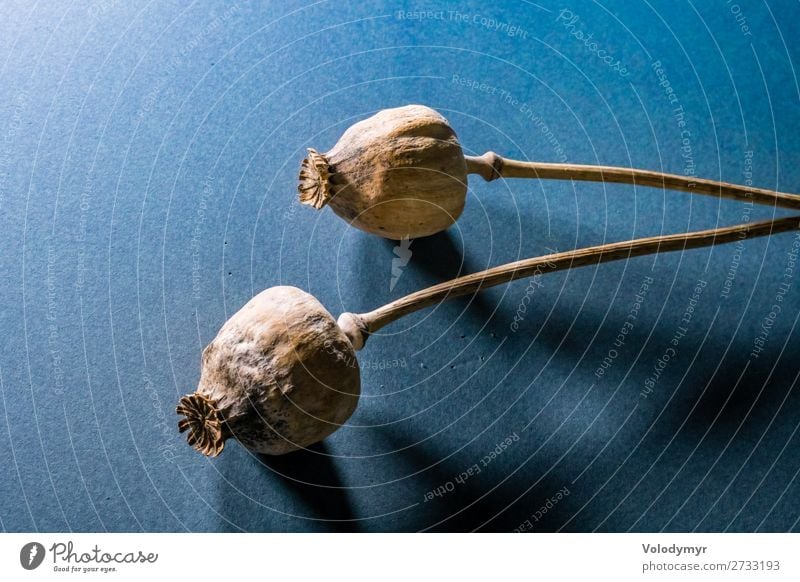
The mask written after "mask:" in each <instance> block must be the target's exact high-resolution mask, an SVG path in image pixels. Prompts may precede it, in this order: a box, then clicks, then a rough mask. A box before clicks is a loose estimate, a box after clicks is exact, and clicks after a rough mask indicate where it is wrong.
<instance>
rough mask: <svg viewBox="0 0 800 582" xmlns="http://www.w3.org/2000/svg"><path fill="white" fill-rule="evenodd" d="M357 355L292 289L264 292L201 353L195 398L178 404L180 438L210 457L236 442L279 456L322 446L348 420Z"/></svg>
mask: <svg viewBox="0 0 800 582" xmlns="http://www.w3.org/2000/svg"><path fill="white" fill-rule="evenodd" d="M360 391H361V379H360V374H359V367H358V363H357V360H356V355H355V350H354V348H353V346H352V345H351V343H350V340H349V339H348V338H347V336H346V335H345V334H344V332H343V331H342V330H341V329H340V328H339V326H338V325H337V324H336V321H335V320H334V319H333V317H332V316H331V314H330V313H328V311H326V309H325V308H324V307H323V306H322V304H321V303H320V302H319V301H317V300H316V299H315V298H314V297H312V296H311V295H309V294H308V293H306V292H304V291H301V290H300V289H297V288H295V287H272V288H270V289H267V290H265V291H262V292H261V293H259V294H258V295H256V296H255V297H254V298H253V299H251V300H250V301H249V302H248V303H247V304H246V305H245V306H244V307H242V308H241V309H240V310H239V311H238V312H237V313H236V314H234V315H233V316H232V317H231V318H230V319H229V320H228V321H227V322H226V323H225V324H224V325H223V326H222V328H221V329H220V331H219V333H218V334H217V337H216V338H214V340H213V341H212V342H211V343H210V344H209V345H208V346H207V347H206V348H205V350H203V358H202V373H201V376H200V382H199V385H198V388H197V391H196V392H194V394H189V395H186V396H184V397H182V398H181V399H180V402H179V404H178V407H177V412H178V414H180V415H183V416H184V418H183V419H182V420H181V421H180V422H179V423H178V428H179V430H180V432H185V431H188V435H187V441H188V443H189V444H190V445H191V446H192V447H193V448H195V449H196V450H197V451H199V452H201V453H203V454H204V455H207V456H211V457H215V456H217V455H218V454H219V453H221V452H222V450H223V448H224V445H225V441H226V440H227V439H228V438H235V439H236V440H238V441H239V442H240V443H242V444H243V445H244V446H245V447H247V448H248V449H250V450H252V451H254V452H257V453H264V454H268V455H281V454H284V453H288V452H291V451H294V450H296V449H300V448H305V447H307V446H309V445H312V444H314V443H316V442H318V441H321V440H322V439H324V438H325V437H327V436H328V435H330V434H331V433H333V432H334V431H335V430H336V429H338V428H339V427H340V426H341V425H342V424H343V423H344V422H345V421H346V420H347V419H348V418H349V417H350V415H351V414H353V411H354V410H355V409H356V405H357V404H358V397H359V393H360Z"/></svg>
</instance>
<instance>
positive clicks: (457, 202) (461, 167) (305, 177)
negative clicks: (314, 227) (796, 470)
mask: <svg viewBox="0 0 800 582" xmlns="http://www.w3.org/2000/svg"><path fill="white" fill-rule="evenodd" d="M467 174H478V175H480V176H481V177H482V178H484V179H485V180H487V181H489V180H495V179H498V178H539V179H550V180H577V181H594V182H616V183H621V184H636V185H639V186H650V187H654V188H669V189H673V190H682V191H685V192H691V193H694V194H705V195H708V196H716V197H720V198H733V199H737V200H749V201H752V202H754V203H756V204H767V205H771V206H780V207H784V208H795V209H800V196H797V195H794V194H784V193H781V192H773V191H771V190H764V189H761V188H753V187H750V186H738V185H735V184H728V183H726V182H718V181H715V180H705V179H701V178H695V177H693V176H680V175H677V174H666V173H663V172H653V171H650V170H638V169H632V168H621V167H612V166H588V165H578V164H551V163H545V162H523V161H518V160H509V159H505V158H502V157H500V156H499V155H497V154H495V153H494V152H487V153H485V154H483V155H482V156H465V155H464V154H463V152H462V149H461V145H460V144H459V142H458V138H457V137H456V133H455V131H453V129H452V128H451V127H450V125H449V124H448V122H447V120H446V119H445V118H444V117H443V116H442V115H441V114H439V113H438V112H437V111H435V110H434V109H431V108H430V107H425V106H424V105H407V106H405V107H397V108H394V109H384V110H383V111H380V112H378V113H376V114H375V115H373V116H372V117H369V118H367V119H365V120H363V121H360V122H358V123H356V124H355V125H353V126H351V127H350V128H349V129H348V130H347V131H345V132H344V134H343V135H342V137H341V139H339V141H338V142H337V143H336V145H335V146H333V148H332V149H331V150H330V151H329V152H327V153H324V154H321V153H319V152H317V151H316V150H313V149H309V150H308V156H307V157H306V158H305V159H304V160H303V163H302V166H301V169H300V184H299V186H298V190H299V192H300V201H301V202H302V203H303V204H308V205H310V206H313V207H314V208H317V209H319V208H322V207H323V206H325V205H328V206H330V207H331V208H332V209H333V211H334V212H335V213H336V214H338V215H339V216H341V217H342V218H344V219H345V220H347V221H348V222H349V223H350V224H352V225H353V226H355V227H357V228H360V229H361V230H364V231H366V232H369V233H372V234H377V235H379V236H382V237H385V238H389V239H394V240H400V239H403V238H417V237H422V236H428V235H431V234H435V233H437V232H440V231H442V230H445V229H447V228H448V227H450V226H451V225H452V224H453V223H454V222H455V221H456V220H457V219H458V217H459V216H460V215H461V212H462V211H463V209H464V204H465V201H466V195H467Z"/></svg>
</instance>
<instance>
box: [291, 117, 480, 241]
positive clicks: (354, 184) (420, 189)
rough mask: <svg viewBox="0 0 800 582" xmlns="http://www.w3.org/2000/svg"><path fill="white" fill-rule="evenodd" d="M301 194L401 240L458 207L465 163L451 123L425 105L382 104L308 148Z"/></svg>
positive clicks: (439, 225) (449, 219)
mask: <svg viewBox="0 0 800 582" xmlns="http://www.w3.org/2000/svg"><path fill="white" fill-rule="evenodd" d="M298 191H299V192H300V201H301V202H302V203H303V204H307V205H309V206H313V207H314V208H317V209H319V208H322V207H323V206H325V205H328V206H330V207H331V208H332V209H333V211H334V212H335V213H336V214H338V215H339V216H341V217H342V218H344V219H345V220H347V221H348V222H349V223H350V224H352V225H353V226H355V227H357V228H360V229H361V230H364V231H366V232H369V233H372V234H377V235H379V236H382V237H385V238H389V239H394V240H400V239H403V238H417V237H421V236H429V235H431V234H435V233H437V232H440V231H442V230H445V229H447V228H448V227H450V226H451V225H452V224H453V223H454V222H455V221H456V220H457V219H458V217H459V216H461V212H462V211H463V210H464V202H465V200H466V195H467V165H466V161H465V158H464V154H463V152H462V151H461V145H460V144H459V142H458V138H457V137H456V134H455V132H454V131H453V128H452V127H450V125H449V124H448V122H447V120H446V119H445V118H444V117H443V116H442V115H441V114H440V113H439V112H437V111H435V110H433V109H431V108H430V107H425V106H424V105H407V106H405V107H397V108H394V109H384V110H383V111H380V112H378V113H376V114H375V115H373V116H372V117H369V118H367V119H365V120H363V121H360V122H358V123H356V124H355V125H353V126H351V127H350V128H349V129H347V131H345V133H344V134H343V135H342V137H341V138H340V139H339V141H338V142H337V143H336V145H335V146H333V148H332V149H331V150H330V151H329V152H326V153H324V154H321V153H319V152H317V151H316V150H313V149H309V150H308V156H307V157H306V159H304V160H303V164H302V167H301V170H300V184H299V186H298Z"/></svg>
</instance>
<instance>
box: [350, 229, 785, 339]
mask: <svg viewBox="0 0 800 582" xmlns="http://www.w3.org/2000/svg"><path fill="white" fill-rule="evenodd" d="M798 228H800V217H798V216H792V217H789V218H780V219H777V220H767V221H763V222H754V223H750V224H740V225H736V226H726V227H721V228H715V229H711V230H702V231H698V232H687V233H681V234H670V235H662V236H652V237H647V238H640V239H635V240H628V241H622V242H615V243H609V244H604V245H599V246H593V247H587V248H582V249H575V250H573V251H566V252H563V253H554V254H551V255H545V256H542V257H536V258H532V259H525V260H522V261H516V262H514V263H508V264H507V265H501V266H499V267H494V268H491V269H487V270H485V271H481V272H479V273H473V274H471V275H466V276H464V277H459V278H457V279H453V280H452V281H447V282H445V283H440V284H439V285H434V286H433V287H428V288H427V289H423V290H422V291H417V292H416V293H412V294H410V295H406V296H405V297H402V298H400V299H398V300H397V301H392V302H391V303H388V304H386V305H384V306H383V307H379V308H378V309H375V310H374V311H370V312H368V313H362V314H358V315H356V314H351V313H346V314H343V315H342V317H340V319H339V321H340V325H341V324H342V323H343V320H344V323H346V324H349V325H347V330H346V331H345V333H347V335H348V337H350V339H351V342H352V343H353V345H354V347H355V348H356V349H360V348H361V347H363V345H364V342H365V341H366V339H367V337H368V335H369V334H370V333H374V332H376V331H378V330H379V329H380V328H382V327H383V326H385V325H388V324H390V323H392V322H393V321H395V320H397V319H399V318H401V317H403V316H404V315H407V314H409V313H413V312H414V311H418V310H420V309H424V308H426V307H430V306H431V305H435V304H437V303H439V302H440V301H443V300H445V299H451V298H453V297H459V296H462V295H471V294H473V293H476V292H478V291H481V290H483V289H486V288H488V287H493V286H495V285H502V284H503V283H508V282H509V281H514V280H515V279H522V278H524V277H530V276H532V275H539V274H542V273H548V272H553V271H561V270H563V269H571V268H574V267H582V266H586V265H599V264H600V263H607V262H610V261H619V260H622V259H628V258H631V257H639V256H642V255H649V254H654V253H663V252H669V251H681V250H688V249H696V248H701V247H708V246H712V245H715V244H721V243H728V242H733V241H737V240H744V239H749V238H756V237H760V236H767V235H770V234H777V233H780V232H788V231H792V230H797V229H798ZM354 336H355V337H354Z"/></svg>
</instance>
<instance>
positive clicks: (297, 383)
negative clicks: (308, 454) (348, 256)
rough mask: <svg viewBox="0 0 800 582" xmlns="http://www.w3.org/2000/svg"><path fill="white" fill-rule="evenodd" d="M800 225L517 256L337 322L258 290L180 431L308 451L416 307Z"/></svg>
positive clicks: (349, 406) (210, 446)
mask: <svg viewBox="0 0 800 582" xmlns="http://www.w3.org/2000/svg"><path fill="white" fill-rule="evenodd" d="M798 228H800V217H797V216H794V217H789V218H780V219H776V220H771V221H764V222H750V223H747V224H741V225H737V226H728V227H719V228H715V229H712V230H705V231H700V232H687V233H680V234H670V235H660V236H654V237H648V238H643V239H636V240H630V241H622V242H616V243H606V244H603V245H600V246H595V247H588V248H582V249H575V250H571V251H565V252H561V253H554V254H551V255H546V256H544V257H534V258H530V259H524V260H521V261H516V262H513V263H508V264H506V265H500V266H498V267H493V268H491V269H487V270H485V271H482V272H479V273H473V274H471V275H465V276H463V277H459V278H458V279H453V280H452V281H446V282H444V283H439V284H438V285H434V286H433V287H429V288H427V289H423V290H421V291H417V292H416V293H412V294H410V295H406V296H405V297H401V298H400V299H397V300H395V301H392V302H391V303H388V304H386V305H384V306H382V307H378V308H377V309H374V310H372V311H369V312H367V313H343V314H341V315H340V316H339V319H338V320H337V321H334V320H333V317H332V316H331V314H330V313H328V312H327V311H326V310H325V308H324V307H323V306H322V305H321V304H320V303H319V301H317V300H316V299H314V297H312V296H311V295H309V294H308V293H306V292H304V291H301V290H300V289H296V288H294V287H273V288H271V289H267V290H266V291H262V292H261V293H260V294H258V295H257V296H256V297H254V298H253V299H252V300H251V301H250V302H249V303H247V304H246V305H245V306H244V307H243V308H242V309H240V310H239V311H238V312H237V313H236V314H234V315H233V317H231V319H229V320H228V321H227V322H226V323H225V324H224V325H223V326H222V329H221V330H220V332H219V334H218V335H217V337H216V338H215V339H214V341H212V342H211V344H209V345H208V347H207V348H206V349H205V351H204V352H203V371H202V375H201V377H200V384H199V386H198V388H197V391H196V392H195V393H194V394H190V395H187V396H184V397H183V398H181V399H180V402H179V404H178V408H177V412H178V414H182V415H183V416H184V417H185V418H183V419H182V420H181V421H180V422H179V423H178V428H179V429H180V431H181V432H184V431H189V434H188V439H187V440H188V441H189V444H190V445H192V446H193V447H194V448H195V449H196V450H198V451H200V452H201V453H203V454H205V455H208V456H216V455H218V454H219V453H221V452H222V449H223V447H224V445H225V440H226V439H228V438H236V439H237V440H239V441H241V443H242V444H243V445H245V446H246V447H247V448H249V449H251V450H253V451H256V452H259V453H266V454H271V455H280V454H283V453H288V452H290V451H293V450H295V449H299V448H303V447H307V446H308V445H311V444H313V443H315V442H317V441H320V440H322V439H324V438H325V437H327V436H328V435H329V434H331V433H332V432H334V431H335V430H336V429H337V428H339V426H341V424H342V423H344V422H345V421H346V420H347V419H348V418H349V417H350V415H351V414H352V413H353V411H354V409H355V407H356V404H357V403H358V397H359V393H360V383H361V380H360V376H359V367H358V361H357V360H356V356H355V352H356V351H357V350H360V349H362V348H363V347H364V345H365V343H366V341H367V339H368V338H369V336H370V335H371V334H373V333H375V332H377V331H378V330H380V329H381V328H383V327H384V326H386V325H389V324H391V323H392V322H394V321H396V320H398V319H400V318H402V317H404V316H406V315H408V314H410V313H413V312H415V311H418V310H420V309H424V308H426V307H432V306H434V305H438V304H439V303H440V302H442V301H445V300H447V299H452V298H454V297H460V296H464V295H471V294H473V293H477V292H478V291H481V290H483V289H488V288H489V287H492V286H495V285H502V284H505V283H509V282H511V281H514V280H516V279H521V278H524V277H535V276H540V275H542V274H543V273H547V272H555V271H561V270H564V269H574V268H577V267H581V266H593V267H594V266H597V265H598V264H600V263H605V262H611V261H620V260H624V261H628V260H630V259H632V258H633V257H638V256H643V255H650V254H654V253H664V252H669V251H680V252H685V251H686V250H687V249H692V248H702V247H708V246H712V245H718V244H722V243H728V242H734V241H735V242H737V244H738V243H740V242H741V241H742V240H744V239H748V238H755V237H760V236H770V235H774V234H777V233H781V232H789V231H795V230H797V229H798Z"/></svg>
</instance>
